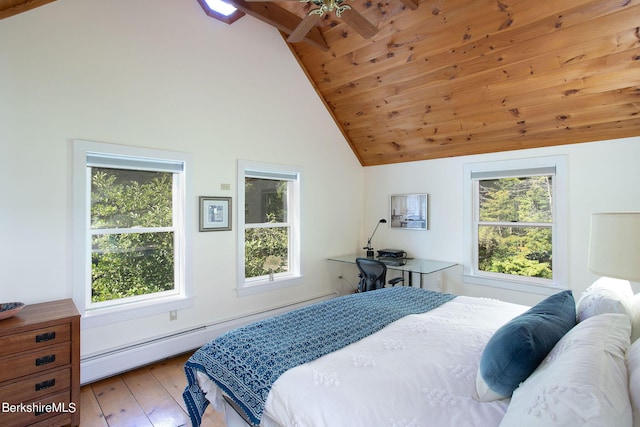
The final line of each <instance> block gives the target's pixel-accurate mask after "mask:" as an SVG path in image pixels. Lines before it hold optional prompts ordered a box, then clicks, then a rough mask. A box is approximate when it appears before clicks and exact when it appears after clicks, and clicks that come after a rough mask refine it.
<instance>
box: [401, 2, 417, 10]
mask: <svg viewBox="0 0 640 427" xmlns="http://www.w3.org/2000/svg"><path fill="white" fill-rule="evenodd" d="M402 4H403V5H405V6H406V7H407V8H408V9H411V10H416V9H417V8H418V0H402Z"/></svg>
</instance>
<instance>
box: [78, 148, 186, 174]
mask: <svg viewBox="0 0 640 427" xmlns="http://www.w3.org/2000/svg"><path fill="white" fill-rule="evenodd" d="M87 166H89V167H99V168H114V169H129V170H143V171H156V172H172V173H179V172H183V171H184V162H182V161H176V160H165V159H152V158H147V157H134V156H118V155H113V154H105V153H93V152H87Z"/></svg>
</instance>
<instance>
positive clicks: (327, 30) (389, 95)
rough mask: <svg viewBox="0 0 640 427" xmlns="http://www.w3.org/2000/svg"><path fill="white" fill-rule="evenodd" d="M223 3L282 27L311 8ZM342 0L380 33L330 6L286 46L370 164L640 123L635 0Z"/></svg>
mask: <svg viewBox="0 0 640 427" xmlns="http://www.w3.org/2000/svg"><path fill="white" fill-rule="evenodd" d="M49 1H52V0H40V1H33V0H32V1H25V0H0V18H2V17H4V16H3V15H2V14H3V13H6V10H8V9H10V7H12V8H13V10H14V11H16V10H18V9H17V8H22V7H25V6H31V7H33V6H34V5H35V6H37V5H39V4H44V3H47V2H49ZM194 1H195V0H194ZM228 2H229V3H232V4H234V5H236V6H237V7H238V8H239V9H240V10H241V11H242V12H244V13H246V14H249V15H252V16H254V17H256V18H258V19H261V20H263V21H265V22H267V23H269V24H270V25H273V26H275V27H276V28H278V29H279V30H280V31H281V32H282V34H283V37H284V38H285V39H286V37H287V36H288V35H289V34H290V33H291V32H292V31H293V30H294V29H295V27H296V26H297V25H298V24H299V23H300V22H301V20H302V18H303V17H304V16H305V15H306V13H308V11H309V9H310V7H309V4H308V3H298V2H290V1H289V2H246V1H245V0H229V1H228ZM348 4H349V5H351V6H352V7H353V8H354V9H355V10H357V11H359V12H360V13H361V14H362V15H363V16H364V17H365V18H366V19H367V20H369V21H370V22H371V23H373V24H374V25H375V26H376V27H377V28H378V32H377V34H375V35H374V36H373V37H371V38H370V39H365V38H363V37H362V36H361V35H360V34H358V33H356V32H355V31H353V29H352V28H351V27H349V26H348V25H346V24H345V23H344V22H342V20H341V19H339V18H337V17H336V16H335V14H334V13H331V14H326V15H324V16H323V17H322V19H321V20H320V22H319V23H318V24H317V25H316V26H315V27H314V28H313V29H312V31H310V32H309V33H308V35H307V37H306V38H305V39H304V40H303V41H302V42H300V43H294V44H291V51H292V53H293V54H294V55H295V56H296V58H297V59H298V62H299V63H300V65H301V67H302V68H303V69H304V71H305V72H306V74H307V76H308V77H309V80H310V82H311V84H312V85H313V86H314V87H315V89H316V91H317V92H318V94H319V96H320V97H321V98H322V100H323V101H324V103H325V105H326V106H327V109H328V111H329V112H330V113H331V114H332V116H333V117H334V119H335V121H336V123H337V125H338V126H339V128H340V129H341V130H342V132H343V134H344V136H345V138H346V139H347V141H348V142H349V144H350V145H351V148H352V149H353V151H354V153H355V154H356V156H357V157H358V159H359V160H360V162H361V164H362V165H364V166H370V165H380V164H391V163H399V162H407V161H414V160H425V159H434V158H442V157H451V156H460V155H468V154H479V153H488V152H496V151H507V150H517V149H524V148H536V147H543V146H551V145H558V144H570V143H578V142H586V141H598V140H605V139H613V138H621V137H628V136H637V135H640V0H537V1H535V2H534V1H531V0H420V1H416V0H384V1H377V2H374V1H373V0H355V1H350V2H349V3H348ZM18 11H21V10H18ZM5 16H8V15H5ZM256 43H260V40H256Z"/></svg>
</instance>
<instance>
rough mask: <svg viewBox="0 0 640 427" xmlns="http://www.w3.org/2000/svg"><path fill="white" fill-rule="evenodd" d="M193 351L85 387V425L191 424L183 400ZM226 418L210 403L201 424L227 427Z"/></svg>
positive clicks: (82, 421) (155, 426)
mask: <svg viewBox="0 0 640 427" xmlns="http://www.w3.org/2000/svg"><path fill="white" fill-rule="evenodd" d="M190 355H191V353H188V354H184V355H180V356H176V357H174V358H171V359H167V360H164V361H161V362H158V363H155V364H153V365H149V366H145V367H142V368H139V369H136V370H133V371H130V372H126V373H124V374H121V375H118V376H115V377H111V378H107V379H104V380H101V381H97V382H95V383H91V384H87V385H85V386H83V387H82V389H81V392H80V399H81V400H80V425H81V426H82V427H93V426H96V427H107V426H108V427H124V426H131V427H151V426H153V427H159V426H162V427H176V426H190V425H191V422H190V421H189V415H188V414H187V409H186V407H185V404H184V401H183V400H182V392H183V391H184V388H185V387H186V385H187V379H186V377H185V375H184V369H183V366H184V363H185V362H186V360H187V359H188V358H189V356H190ZM225 426H226V424H225V422H224V419H223V417H222V416H221V415H220V414H219V413H218V412H216V411H214V410H213V409H212V408H211V406H209V407H208V408H207V411H206V412H205V416H204V418H203V420H202V427H225Z"/></svg>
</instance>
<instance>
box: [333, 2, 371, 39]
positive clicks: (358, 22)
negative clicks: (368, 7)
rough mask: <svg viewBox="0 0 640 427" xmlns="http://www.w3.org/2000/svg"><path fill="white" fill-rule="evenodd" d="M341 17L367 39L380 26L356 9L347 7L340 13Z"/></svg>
mask: <svg viewBox="0 0 640 427" xmlns="http://www.w3.org/2000/svg"><path fill="white" fill-rule="evenodd" d="M340 18H342V20H343V21H344V22H346V23H347V24H348V25H349V26H350V27H351V28H353V30H354V31H355V32H356V33H358V34H360V35H361V36H362V37H364V38H365V39H370V38H371V37H373V36H375V35H376V33H377V32H378V28H377V27H376V26H375V25H373V24H372V23H371V22H369V21H368V20H367V19H366V18H365V17H364V16H362V15H360V13H359V12H358V11H356V10H354V9H347V10H345V11H343V12H342V13H341V14H340Z"/></svg>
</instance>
